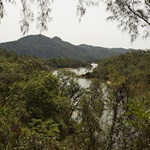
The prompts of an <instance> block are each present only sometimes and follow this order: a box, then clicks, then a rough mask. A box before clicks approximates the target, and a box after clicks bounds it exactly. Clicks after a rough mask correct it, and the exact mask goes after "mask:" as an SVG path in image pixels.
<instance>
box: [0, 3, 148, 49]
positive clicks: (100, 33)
mask: <svg viewBox="0 0 150 150" xmlns="http://www.w3.org/2000/svg"><path fill="white" fill-rule="evenodd" d="M76 5H77V3H76V0H55V2H54V4H53V5H52V13H51V17H52V18H53V19H52V21H51V22H49V24H48V31H45V32H43V33H42V34H43V35H45V36H47V37H50V38H52V37H54V36H58V37H60V38H61V39H62V40H63V41H68V42H70V43H72V44H74V45H79V44H88V45H93V46H100V47H107V48H115V47H117V48H118V47H122V48H133V49H150V37H149V38H148V39H141V38H138V39H137V40H136V41H135V42H133V43H131V40H130V36H129V35H128V33H127V32H122V31H121V30H120V29H118V28H117V23H116V22H112V21H107V20H106V18H107V17H108V16H109V13H108V12H106V11H105V9H106V7H105V5H104V4H102V3H100V5H99V6H98V7H88V8H87V11H86V14H85V15H84V16H83V17H82V20H81V22H79V16H77V14H76ZM5 10H6V16H5V17H4V18H3V19H2V20H1V24H0V43H2V42H8V41H14V40H18V39H19V38H21V37H23V36H24V35H23V34H22V33H21V31H20V23H19V21H20V20H21V15H20V4H19V3H17V4H16V5H11V4H7V5H6V6H5ZM39 33H40V31H39V30H37V29H36V24H35V23H32V24H31V27H30V30H29V32H28V34H26V35H36V34H39ZM26 35H25V36H26Z"/></svg>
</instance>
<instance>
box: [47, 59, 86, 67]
mask: <svg viewBox="0 0 150 150" xmlns="http://www.w3.org/2000/svg"><path fill="white" fill-rule="evenodd" d="M48 65H49V66H51V67H53V68H79V67H87V66H88V63H85V62H80V61H77V60H74V59H69V58H54V59H49V60H48Z"/></svg>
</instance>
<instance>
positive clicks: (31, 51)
mask: <svg viewBox="0 0 150 150" xmlns="http://www.w3.org/2000/svg"><path fill="white" fill-rule="evenodd" d="M0 48H5V49H7V50H10V51H15V52H16V53H18V54H26V55H35V56H38V57H42V58H59V57H61V58H71V59H76V60H86V61H89V60H91V61H92V60H95V59H100V58H106V57H109V56H112V55H118V54H121V53H126V52H129V51H130V50H128V49H123V48H117V49H116V48H112V49H108V48H103V47H94V46H90V45H84V44H83V45H79V46H76V45H73V44H71V43H69V42H65V41H62V40H61V39H60V38H59V37H54V38H49V37H46V36H44V35H29V36H26V37H23V38H20V39H19V40H17V41H12V42H6V43H1V44H0Z"/></svg>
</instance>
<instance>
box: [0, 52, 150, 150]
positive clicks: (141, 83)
mask: <svg viewBox="0 0 150 150" xmlns="http://www.w3.org/2000/svg"><path fill="white" fill-rule="evenodd" d="M149 68H150V51H134V52H132V53H127V54H121V55H119V56H115V57H111V58H108V59H105V60H101V62H100V63H99V66H98V68H97V69H95V70H94V72H93V75H92V76H93V81H92V84H91V85H90V87H89V88H87V89H83V88H81V86H80V85H79V84H78V82H77V79H76V78H75V74H74V73H73V72H68V71H65V70H60V71H58V76H57V77H56V76H54V75H53V74H52V70H53V69H52V68H51V67H50V66H49V65H48V62H47V60H44V59H41V58H38V57H29V56H19V55H18V54H16V53H14V52H8V51H6V50H0V149H1V150H6V149H8V150H14V149H17V150H62V149H66V150H73V149H75V150H80V149H81V150H117V149H118V150H122V149H129V150H141V149H142V150H148V149H149V148H150V145H149V144H150V138H149V135H150V69H149Z"/></svg>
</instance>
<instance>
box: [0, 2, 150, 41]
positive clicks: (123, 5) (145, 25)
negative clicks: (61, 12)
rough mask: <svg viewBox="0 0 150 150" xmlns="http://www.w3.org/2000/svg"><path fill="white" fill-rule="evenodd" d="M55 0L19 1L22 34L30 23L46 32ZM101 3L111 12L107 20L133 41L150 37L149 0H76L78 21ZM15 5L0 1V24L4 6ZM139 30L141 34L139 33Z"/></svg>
mask: <svg viewBox="0 0 150 150" xmlns="http://www.w3.org/2000/svg"><path fill="white" fill-rule="evenodd" d="M54 1H55V0H29V1H27V0H20V2H21V4H22V7H21V8H20V9H21V15H22V18H21V21H20V27H21V31H22V33H23V34H25V33H27V32H28V30H29V28H30V23H31V22H32V21H35V20H36V22H37V28H38V29H39V30H40V32H42V31H43V30H47V29H48V27H47V25H48V22H49V21H50V20H51V19H52V18H51V16H50V13H51V10H52V4H53V2H54ZM100 2H103V3H105V4H106V10H107V11H110V12H111V15H110V16H109V17H108V19H109V20H115V21H117V22H118V27H119V28H120V29H121V30H123V31H127V32H128V33H129V34H130V36H131V41H134V40H135V39H136V38H137V37H138V36H142V37H144V38H147V37H149V36H150V0H132V1H131V0H77V15H79V20H81V17H82V16H83V15H84V14H85V13H86V9H87V7H88V6H95V5H96V6H97V5H99V4H100ZM6 3H12V4H15V3H17V1H15V0H8V1H7V0H5V1H2V0H0V22H1V19H2V18H3V17H4V10H5V4H6ZM31 5H35V6H36V9H37V17H36V19H35V13H34V11H33V10H32V9H31V7H30V6H31ZM141 30H142V31H143V33H141Z"/></svg>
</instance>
